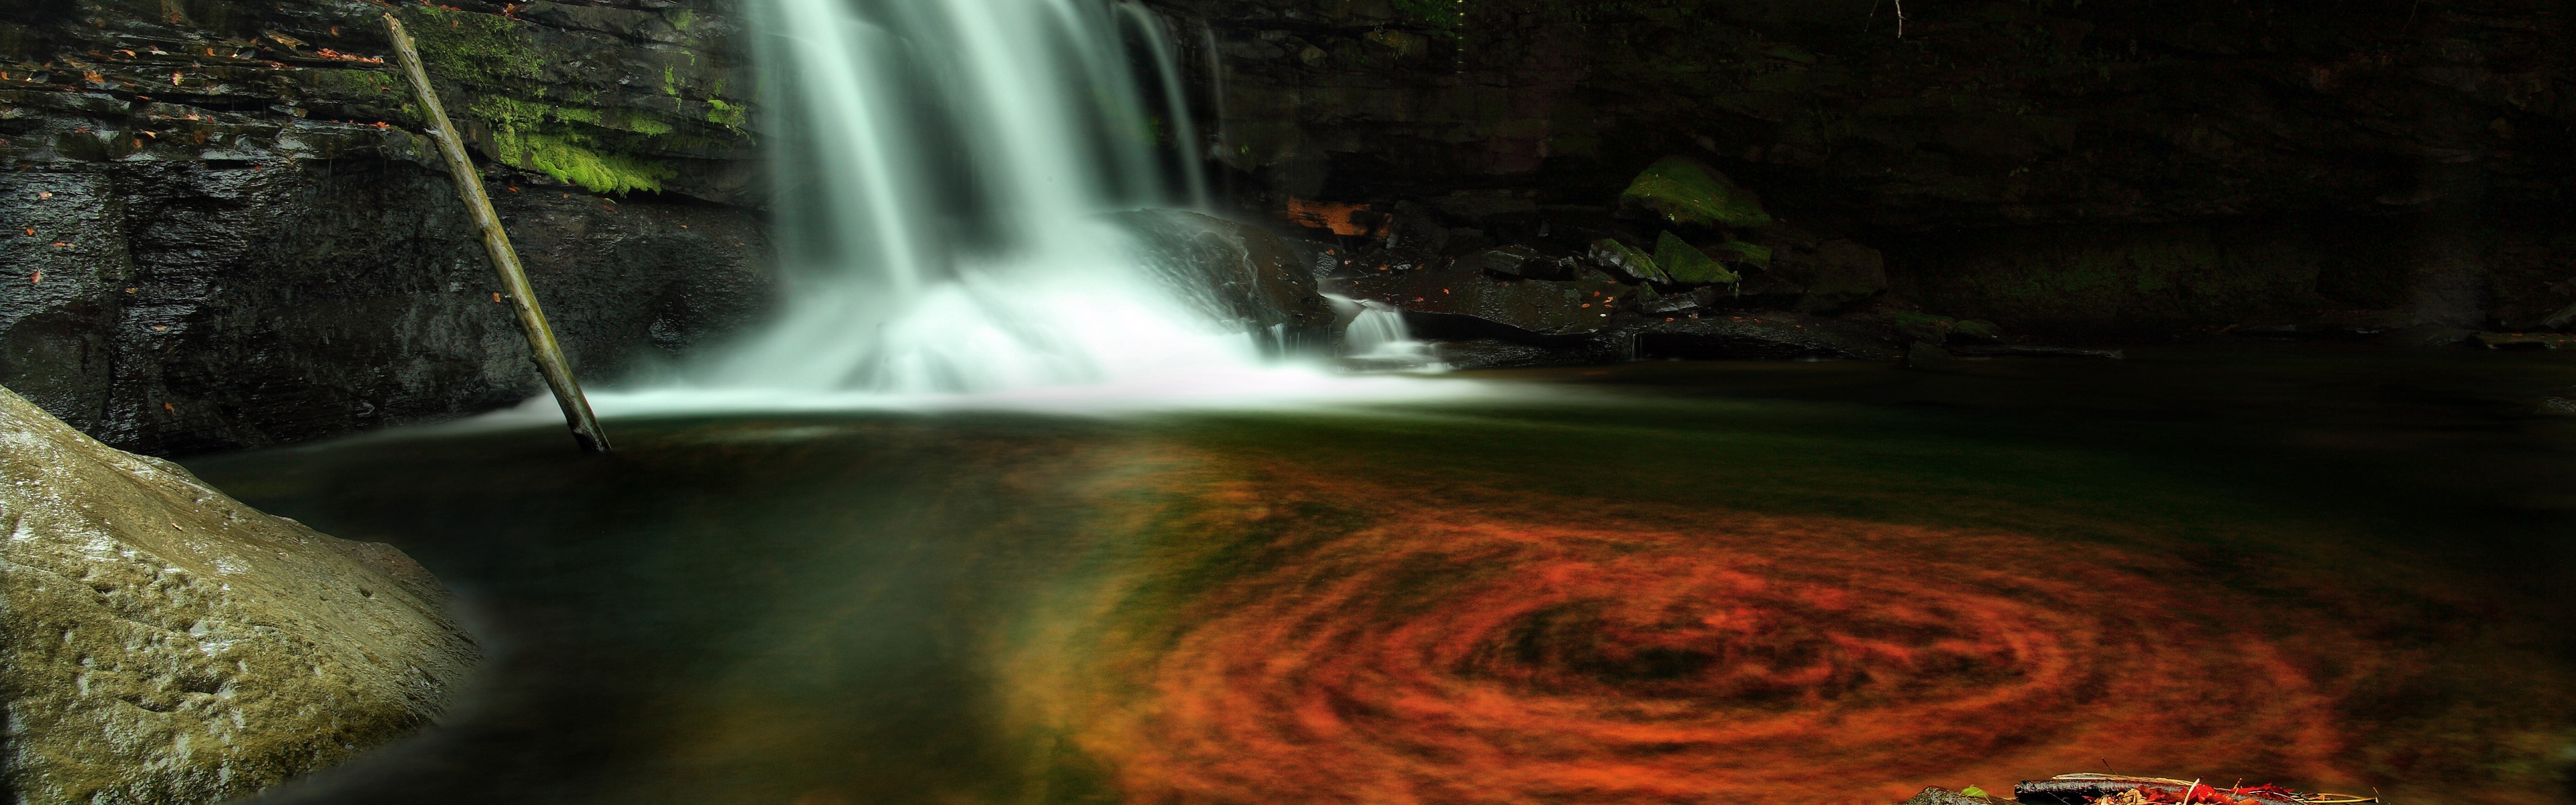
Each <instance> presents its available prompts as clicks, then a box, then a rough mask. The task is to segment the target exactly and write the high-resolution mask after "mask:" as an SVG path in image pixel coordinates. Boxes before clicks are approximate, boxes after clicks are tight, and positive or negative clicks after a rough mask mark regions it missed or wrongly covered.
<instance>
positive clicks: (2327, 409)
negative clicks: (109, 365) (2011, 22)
mask: <svg viewBox="0 0 2576 805" xmlns="http://www.w3.org/2000/svg"><path fill="white" fill-rule="evenodd" d="M1961 366H1962V368H1960V369H1958V370H1956V371H1945V372H1938V373H1933V372H1920V371H1905V370H1899V369H1893V368H1889V367H1886V366H1883V365H1875V364H1833V363H1821V364H1633V365H1628V366H1623V367H1615V368H1599V369H1581V370H1561V371H1551V372H1522V373H1512V374H1502V375H1496V376H1495V380H1496V381H1497V382H1513V383H1536V384H1545V385H1547V386H1548V387H1551V388H1557V389H1561V390H1563V391H1564V392H1566V393H1565V394H1564V395H1560V396H1558V397H1556V398H1554V399H1555V400H1556V401H1555V402H1549V403H1544V404H1540V403H1530V404H1520V405H1511V406H1502V405H1494V404H1484V405H1481V406H1478V407H1460V406H1454V405H1453V406H1448V407H1425V406H1414V407H1404V408H1392V407H1390V408H1379V409H1373V410H1347V409H1346V410H1339V411H1335V412H1330V413H1324V412H1317V413H1308V414H1255V413H1236V414H1217V413H1202V414H1163V415H1155V416H1150V417H1133V418H1125V419H1104V418H1047V417H1035V416H1021V415H1010V416H1003V415H966V414H952V415H905V414H871V415H859V414H851V415H837V416H836V415H800V416H780V417H736V418H725V419H701V420H686V419H664V420H653V421H634V420H622V421H616V422H612V423H611V427H612V429H614V430H616V431H617V434H618V440H619V442H620V444H621V446H622V447H624V450H623V452H621V453H620V454H618V455H617V456H615V457H613V458H609V459H606V460H589V459H585V458H583V457H581V456H579V455H576V454H573V453H572V452H571V451H569V450H566V449H564V447H563V445H562V444H561V441H562V439H561V434H560V433H559V432H555V431H553V430H551V429H542V428H541V429H532V430H527V431H509V432H484V433H455V434H449V435H431V434H425V433H424V434H411V435H394V436H388V437H380V438H372V439H360V440H351V441H346V442H340V443H335V444H329V445H322V446H317V447H311V448H304V449H296V450H284V451H274V452H267V453H257V454H248V455H241V456H233V457H225V458H216V459H208V460H203V461H198V462H194V463H193V465H192V466H193V468H194V469H196V470H197V471H199V472H200V474H202V475H204V476H205V477H207V478H208V479H209V480H211V481H213V482H215V483H217V484H219V485H221V486H223V487H224V488H226V489H227V490H229V491H231V492H233V493H235V494H237V495H239V496H241V497H243V498H244V499H245V500H247V501H250V502H252V503H254V504H255V505H259V506H262V507H264V508H267V509H269V510H271V511H274V512H277V513H281V514H286V515H289V516H294V517H297V518H300V519H303V520H305V521H306V522H308V523H311V524H313V525H315V526H317V527H319V528H322V529H324V530H325V531H328V532H330V533H333V534H336V535H339V536H343V537H349V538H356V539H373V540H384V541H389V542H393V543H395V544H397V545H399V546H401V547H402V548H403V549H404V550H405V551H407V552H409V553H411V554H412V555H413V556H415V557H417V558H419V559H420V560H421V561H422V562H423V563H424V564H426V565H427V566H428V567H430V568H431V569H432V570H434V571H436V572H437V573H438V574H439V576H440V578H442V579H444V580H445V581H447V583H449V584H450V585H451V586H453V587H455V588H457V589H458V591H459V592H460V593H461V594H463V596H464V597H465V598H466V600H467V601H469V602H470V603H471V605H472V607H473V608H474V611H475V612H476V613H477V617H478V624H477V628H478V633H479V634H480V635H482V637H483V639H484V640H485V641H486V643H487V649H488V650H489V652H490V654H491V655H492V656H493V658H494V659H493V660H492V661H491V665H490V667H489V668H487V669H486V671H485V672H484V674H483V677H482V678H481V680H480V682H479V683H478V684H477V685H476V686H475V692H474V693H473V694H472V695H471V698H470V700H469V701H467V702H466V703H464V704H462V705H461V706H460V707H459V708H458V709H457V710H456V711H454V712H452V713H450V714H449V716H448V718H447V720H446V722H445V723H444V724H443V725H442V726H440V727H437V728H435V729H432V730H430V731H428V732H426V733H424V734H422V735H421V736H419V737H418V738H416V739H414V740H413V741H412V742H410V743H407V744H404V745H401V746H397V747H394V748H391V749H388V750H385V751H382V752H378V753H375V754H374V755H371V756H370V757H368V758H366V759H363V760H361V761H359V762H358V763H355V764H353V765H351V766H347V767H343V768H341V769H337V770H334V771H332V772H328V773H325V774H323V775H319V776H318V777H317V778H315V779H313V780H310V781H307V782H306V783H304V784H301V785H296V786H289V787H287V788H285V789H281V790H279V791H276V792H273V793H272V794H271V798H272V799H274V800H277V801H288V802H370V803H374V802H415V801H417V802H452V801H491V802H516V801H526V802H538V801H544V802H601V803H607V802H616V803H634V802H672V803H680V802H689V803H707V802H743V803H807V805H815V804H817V803H860V802H869V803H876V802H995V803H999V802H1014V803H1024V802H1066V803H1070V802H1209V803H1215V802H1320V801H1367V802H1381V801H1416V802H1425V803H1434V802H1440V803H1446V802H1458V803H1471V802H1474V803H1485V802H1491V803H1509V802H1702V801H1722V802H1733V801H1762V802H1779V803H1828V802H1893V801H1895V800H1897V799H1899V798H1902V797H1903V796H1904V795H1906V794H1908V793H1910V792H1911V791H1912V790H1914V789H1917V788H1920V787H1921V786H1924V785H1935V784H1937V785H1944V786H1965V785H1972V784H1973V785H1978V786H1981V787H1983V788H1985V789H1987V790H2002V787H2004V786H2009V785H2010V784H2011V783H2012V782H2013V781H2014V780H2016V779H2023V778H2030V777H2039V776H2045V775H2048V774H2054V773H2059V772H2066V771H2077V770H2089V769H2097V768H2098V767H2100V766H2101V765H2102V763H2103V762H2105V761H2107V762H2108V763H2109V764H2110V766H2111V768H2112V770H2115V771H2119V772H2123V773H2130V774H2157V775H2167V776H2179V777H2183V778H2186V779H2188V778H2191V777H2209V778H2211V779H2218V778H2221V777H2223V778H2225V779H2229V780H2232V779H2235V778H2237V777H2240V776H2241V777H2243V778H2245V779H2246V780H2247V781H2248V782H2275V783H2280V784H2283V785H2288V786H2291V787H2296V788H2303V789H2308V790H2316V789H2327V790H2358V791H2367V790H2368V789H2371V788H2377V789H2379V790H2381V791H2383V792H2385V793H2387V794H2389V795H2390V796H2391V798H2392V799H2395V800H2396V801H2398V802H2408V801H2423V802H2432V801H2460V802H2482V803H2548V802H2559V801H2564V799H2563V798H2564V797H2565V796H2566V794H2565V788H2564V786H2566V784H2567V782H2566V780H2567V777H2566V774H2567V770H2568V769H2567V766H2568V763H2569V760H2570V755H2569V751H2570V750H2569V747H2570V746H2571V745H2576V734H2571V728H2576V706H2571V702H2570V700H2569V698H2568V695H2567V694H2566V693H2565V692H2564V691H2566V690H2568V689H2569V684H2568V683H2569V682H2571V681H2576V680H2571V678H2570V677H2571V676H2576V660H2572V659H2571V657H2576V652H2571V651H2570V648H2571V646H2570V644H2569V637H2568V635H2569V634H2571V631H2570V630H2569V629H2568V628H2566V627H2567V626H2568V625H2569V623H2568V621H2569V616H2570V614H2571V613H2570V607H2569V602H2568V600H2567V598H2566V596H2565V594H2564V584H2565V582H2566V580H2567V579H2568V578H2569V574H2570V570H2571V568H2576V560H2571V556H2570V551H2569V550H2568V548H2567V547H2565V542H2564V537H2565V535H2566V534H2567V533H2568V526H2569V524H2570V517H2569V512H2570V511H2571V509H2576V495H2570V494H2569V493H2568V492H2567V491H2566V490H2567V487H2566V485H2565V484H2564V483H2563V479H2564V478H2566V477H2569V473H2570V471H2571V470H2576V453H2571V448H2576V420H2569V419H2564V418H2552V417H2545V416H2536V415H2533V414H2531V413H2530V411H2531V410H2532V409H2531V406H2532V404H2533V403H2534V402H2535V401H2536V400H2537V399H2538V398H2539V397H2541V396H2544V395H2546V394H2549V393H2555V391H2556V390H2558V389H2563V388H2565V387H2567V386H2570V385H2576V367H2571V366H2570V365H2569V364H2568V363H2567V361H2565V360H2564V359H2561V358H2557V357H2555V356H2551V355H2547V354H2536V355H2535V354H2524V355H2508V354H2466V355H2446V356H2443V357H2439V358H2429V357H2428V358H2409V357H2402V356H2392V355H2389V354H2385V353H2378V352H2338V351H2331V350H2328V351H2317V350H2300V351H2267V352H2244V351H2235V352H2222V351H2166V352H2156V351H2147V352H2145V353H2144V354H2140V355H2139V356H2137V357H2136V358H2135V359H2133V360H2130V361H2125V362H2107V361H2106V362H2098V363H2066V362H2039V361H2031V362H2018V363H2016V362H2009V361H1992V362H1965V363H1963V364H1961Z"/></svg>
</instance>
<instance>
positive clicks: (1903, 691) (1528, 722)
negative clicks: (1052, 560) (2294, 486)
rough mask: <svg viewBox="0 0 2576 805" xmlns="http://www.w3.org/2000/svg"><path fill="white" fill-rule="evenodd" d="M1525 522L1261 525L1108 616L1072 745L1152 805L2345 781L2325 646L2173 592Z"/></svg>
mask: <svg viewBox="0 0 2576 805" xmlns="http://www.w3.org/2000/svg"><path fill="white" fill-rule="evenodd" d="M1272 494H1274V492H1265V493H1264V495H1265V496H1267V495H1272ZM1365 495H1367V493H1366V492H1365V491H1363V490H1356V489H1347V488H1344V489H1333V490H1330V495H1329V497H1330V498H1335V499H1337V501H1336V502H1337V503H1344V502H1346V501H1349V500H1353V499H1365ZM1346 496H1347V497H1346ZM1318 497H1327V496H1322V495H1319V496H1318ZM1265 499H1276V498H1275V497H1269V498H1265ZM1518 508H1519V510H1518V511H1516V512H1511V513H1504V514H1502V515H1499V516H1494V517H1479V516H1475V515H1473V514H1466V513H1459V512H1446V511H1438V510H1432V509H1424V508H1398V507H1394V506H1389V507H1386V510H1381V511H1373V512H1368V514H1369V515H1370V516H1369V517H1367V518H1366V522H1365V524H1364V525H1359V526H1357V527H1351V526H1347V525H1346V526H1344V527H1343V528H1344V530H1342V531H1340V532H1339V533H1334V532H1331V531H1329V530H1327V529H1325V528H1324V527H1323V526H1322V525H1319V524H1313V523H1309V524H1290V525H1285V526H1282V525H1279V524H1277V523H1275V522H1273V523H1268V524H1261V526H1260V527H1262V528H1269V529H1272V533H1273V534H1274V536H1272V537H1266V538H1264V539H1269V540H1271V542H1272V544H1269V545H1265V546H1258V547H1259V550H1256V551H1254V552H1253V553H1250V554H1244V555H1236V556H1232V557H1231V558H1226V559H1222V560H1205V561H1215V562H1219V563H1220V564H1223V565H1224V566H1225V567H1229V568H1231V569H1230V570H1223V571H1221V572H1220V573H1219V575H1221V576H1222V577H1223V578H1221V579H1220V580H1216V581H1212V582H1210V583H1207V584H1206V585H1204V587H1203V589H1201V590H1199V591H1197V592H1195V593H1192V594H1188V595H1186V596H1185V597H1182V598H1180V599H1178V600H1173V601H1166V602H1164V603H1163V604H1162V605H1160V606H1158V607H1155V609H1157V610H1159V611H1158V612H1157V613H1155V614H1150V615H1144V616H1137V615H1133V614H1132V613H1131V614H1129V615H1127V616H1125V617H1118V618H1112V619H1111V620H1113V621H1114V622H1115V624H1116V625H1114V626H1113V627H1111V628H1110V629H1108V630H1106V632H1105V633H1104V634H1103V635H1101V636H1100V637H1099V641H1100V642H1099V643H1098V644H1097V645H1095V646H1094V647H1093V650H1092V654H1091V656H1093V657H1095V658H1097V659H1096V660H1095V661H1094V662H1095V663H1096V664H1093V665H1090V666H1089V667H1086V668H1084V669H1082V670H1080V671H1079V672H1074V673H1069V674H1062V675H1059V676H1058V677H1057V678H1058V679H1076V678H1078V679H1080V680H1083V681H1080V682H1072V683H1068V688H1067V689H1065V690H1063V691H1062V692H1061V693H1059V694H1052V695H1050V696H1049V697H1048V698H1050V699H1051V700H1052V701H1054V702H1056V708H1057V710H1058V712H1057V713H1056V714H1055V718H1057V719H1058V720H1059V723H1060V724H1063V725H1067V726H1066V727H1065V729H1067V730H1068V731H1069V732H1070V733H1071V737H1072V739H1073V740H1074V741H1075V742H1076V743H1077V744H1078V745H1079V746H1080V747H1081V748H1082V749H1083V750H1084V751H1085V752H1086V753H1088V754H1089V755H1091V756H1092V757H1094V758H1096V759H1098V760H1099V761H1101V762H1103V763H1104V764H1105V765H1106V766H1107V767H1108V769H1109V770H1110V774H1111V775H1112V777H1113V778H1114V780H1115V782H1116V784H1117V787H1118V788H1119V789H1121V790H1122V792H1123V793H1124V794H1125V795H1126V798H1127V800H1128V801H1131V802H1192V803H1196V802H1207V803H1235V802H1241V803H1253V802H1262V803H1275V802H1368V803H1575V802H1604V803H1607V802H1737V801H1755V800H1759V801H1762V802H1767V803H1809V802H1847V801H1877V802H1882V803H1884V802H1893V801H1895V800H1896V799H1901V798H1903V797H1904V796H1905V795H1906V794H1907V793H1910V792H1911V791H1912V790H1913V789H1914V788H1919V787H1920V786H1922V785H1925V784H1927V783H1947V784H1952V785H1960V784H1965V783H1968V782H1980V781H1982V782H1984V783H1985V784H1987V785H1990V786H1991V785H1996V784H1998V783H2003V784H2008V783H2009V781H2010V780H2011V779H2013V778H2015V777H2018V776H2031V775H2042V774H2045V773H2053V772H2058V771H2069V770H2076V769H2087V768H2093V767H2095V766H2098V765H2100V764H2099V763H2098V762H2097V760H2096V759H2097V758H2124V759H2130V760H2131V761H2132V762H2137V761H2140V760H2144V761H2145V762H2151V763H2154V764H2156V766H2157V767H2159V768H2180V769H2191V768H2210V769H2228V770H2236V771H2243V772H2246V773H2259V774H2268V775H2281V776H2282V777H2280V778H2279V779H2286V780H2303V781H2319V780H2333V779H2347V778H2348V777H2349V775H2348V774H2345V773H2342V772H2341V771H2340V770H2338V768H2337V766H2336V764H2335V762H2334V758H2335V756H2336V754H2337V752H2338V748H2339V747H2338V744H2337V742H2336V741H2335V740H2334V739H2333V738H2332V737H2331V736H2332V732H2331V731H2330V730H2327V729H2324V728H2325V727H2327V726H2329V725H2330V724H2331V723H2332V722H2333V721H2334V720H2335V707H2334V704H2335V698H2336V697H2335V695H2334V694H2333V692H2332V690H2331V688H2333V687H2335V685H2334V683H2333V682H2332V681H2331V680H2323V679H2319V678H2316V674H2314V673H2313V672H2311V671H2310V670H2308V669H2310V668H2313V667H2317V664H2316V663H2315V662H2312V661H2310V658H2311V657H2312V656H2313V655H2314V654H2316V653H2317V647H2319V646H2321V645H2330V644H2334V643H2337V642H2338V638H2335V637H2334V636H2333V635H2332V634H2331V633H2332V632H2333V631H2334V630H2333V629H2332V628H2331V625H2330V624H2299V625H2295V626H2294V627H2293V628H2295V629H2297V630H2301V631H2304V632H2305V633H2306V634H2305V635H2304V636H2302V637H2300V638H2298V639H2297V640H2296V641H2295V642H2296V644H2297V645H2296V646H2292V645H2289V644H2285V643H2282V642H2281V641H2277V640H2272V639H2266V638H2265V637H2263V636H2262V633H2269V634H2281V633H2283V631H2284V630H2283V629H2282V626H2283V625H2282V624H2279V623H2271V624H2258V623H2257V622H2256V619H2255V618H2252V617H2249V613H2248V612H2245V611H2241V610H2243V609H2245V608H2244V607H2241V606H2234V605H2232V604H2231V601H2234V600H2236V599H2235V598H2234V597H2233V596H2230V595H2229V594H2228V592H2227V591H2226V590H2224V589H2219V588H2216V587H2215V586H2214V585H2206V584H2198V583H2195V582H2193V581H2192V580H2190V579H2189V578H2184V577H2180V576H2181V575H2182V574H2179V573H2165V572H2159V571H2160V570H2161V569H2163V568H2161V567H2160V565H2159V564H2158V563H2156V562H2154V561H2152V560H2148V559H2144V558H2141V557H2137V556H2131V555H2125V554H2121V553H2117V552H2114V551H2110V550H2105V549H2095V548H2081V549H2079V548H2070V547H2067V546H2064V545H2050V544H2047V543H2043V542H2042V541H2039V540H2036V539H2031V538H2028V537H2021V536H2015V535H2010V534H1993V533H1965V532H1957V531H1944V530H1938V529H1929V528H1921V527H1913V526H1899V525H1888V524H1877V523H1864V522H1856V521H1849V520H1839V519H1832V518H1817V517H1801V518H1785V517H1768V516H1753V515H1737V514H1727V515H1716V516H1711V515H1708V514H1706V513H1691V514H1690V515H1689V516H1690V517H1692V518H1693V520H1692V521H1686V522H1688V523H1689V524H1688V525H1687V526H1686V527H1673V526H1670V525H1667V526H1663V527H1653V526H1640V527H1608V526H1599V525H1573V524H1564V523H1556V522H1543V521H1541V520H1543V519H1548V518H1540V517H1531V516H1530V514H1531V513H1532V512H1534V511H1544V510H1545V509H1546V508H1547V506H1545V505H1544V504H1537V505H1530V506H1523V507H1518ZM1479 511H1481V512H1487V513H1492V512H1493V511H1494V510H1493V508H1492V507H1479ZM1325 519H1330V518H1325ZM1673 522H1685V521H1673ZM1207 525H1210V526H1212V527H1211V528H1209V529H1207V533H1209V534H1220V533H1224V532H1226V531H1227V530H1229V528H1230V527H1229V526H1226V525H1224V524H1217V523H1209V524H1207ZM1236 525H1239V526H1247V527H1248V526H1251V525H1252V524H1251V523H1249V522H1247V523H1238V524H1236ZM1283 528H1284V529H1285V530H1284V531H1282V530H1280V529H1283ZM1236 533H1240V532H1239V531H1237V532H1236ZM2169 575H2171V576H2176V577H2174V578H2167V577H2166V576H2169ZM1131 600H1132V599H1131ZM2258 632H2259V633H2258ZM2301 646H2303V647H2305V648H2300V647H2301ZM2267 779H2270V778H2267Z"/></svg>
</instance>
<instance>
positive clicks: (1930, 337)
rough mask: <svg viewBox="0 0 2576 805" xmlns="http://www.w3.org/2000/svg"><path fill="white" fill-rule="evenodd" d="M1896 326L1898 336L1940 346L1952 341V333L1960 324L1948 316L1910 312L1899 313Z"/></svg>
mask: <svg viewBox="0 0 2576 805" xmlns="http://www.w3.org/2000/svg"><path fill="white" fill-rule="evenodd" d="M1894 324H1895V327H1896V334H1898V335H1902V336H1905V337H1907V338H1911V339H1914V340H1916V341H1921V342H1924V343H1929V344H1939V343H1943V342H1946V341H1948V340H1950V333H1951V331H1952V330H1954V329H1956V328H1957V327H1958V325H1959V322H1958V320H1957V319H1953V318H1950V317H1948V316H1935V315H1932V314H1929V313H1916V312H1913V311H1910V310H1909V311H1900V312H1898V313H1897V314H1896V321H1895V322H1894Z"/></svg>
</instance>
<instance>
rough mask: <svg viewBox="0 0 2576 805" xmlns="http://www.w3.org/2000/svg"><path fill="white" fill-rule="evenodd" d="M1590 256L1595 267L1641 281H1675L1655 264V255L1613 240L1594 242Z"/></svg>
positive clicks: (1604, 239)
mask: <svg viewBox="0 0 2576 805" xmlns="http://www.w3.org/2000/svg"><path fill="white" fill-rule="evenodd" d="M1588 256H1589V257H1591V259H1592V262H1593V263H1594V264H1595V265H1599V266H1602V267H1604V268H1608V269H1611V270H1613V271H1617V272H1619V273H1621V274H1626V275H1628V276H1629V277H1633V278H1636V279H1641V280H1652V281H1655V282H1672V281H1673V278H1672V277H1671V276H1669V275H1667V274H1665V273H1664V270H1663V268H1662V267H1661V266H1658V265H1656V264H1655V257H1654V255H1650V254H1647V253H1645V252H1643V251H1639V250H1638V249H1637V248H1636V247H1634V246H1630V245H1628V244H1625V243H1620V242H1619V241H1616V240H1612V239H1610V238H1602V239H1600V240H1596V241H1593V242H1592V250H1591V252H1590V254H1589V255H1588Z"/></svg>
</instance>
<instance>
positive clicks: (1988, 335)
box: [1950, 319, 2004, 344]
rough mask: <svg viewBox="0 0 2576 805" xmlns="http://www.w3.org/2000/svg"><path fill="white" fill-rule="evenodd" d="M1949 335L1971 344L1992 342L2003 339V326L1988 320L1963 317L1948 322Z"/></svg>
mask: <svg viewBox="0 0 2576 805" xmlns="http://www.w3.org/2000/svg"><path fill="white" fill-rule="evenodd" d="M1950 337H1951V338H1953V339H1957V340H1960V341H1965V342H1968V343H1972V344H1994V343H2000V342H2002V341H2003V340H2004V328H2002V327H1997V326H1995V323H1994V322H1990V321H1979V320H1976V319H1963V320H1960V321H1956V322H1952V323H1951V324H1950Z"/></svg>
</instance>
